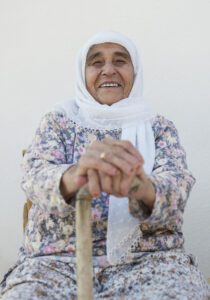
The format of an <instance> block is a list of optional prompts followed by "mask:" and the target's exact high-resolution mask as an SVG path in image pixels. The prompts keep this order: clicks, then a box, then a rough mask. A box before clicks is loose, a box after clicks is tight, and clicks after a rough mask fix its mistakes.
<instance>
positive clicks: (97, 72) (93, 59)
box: [85, 43, 134, 105]
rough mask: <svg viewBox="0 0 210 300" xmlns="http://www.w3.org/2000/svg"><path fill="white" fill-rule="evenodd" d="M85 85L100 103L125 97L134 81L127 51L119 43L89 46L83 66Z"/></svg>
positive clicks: (109, 102) (110, 103)
mask: <svg viewBox="0 0 210 300" xmlns="http://www.w3.org/2000/svg"><path fill="white" fill-rule="evenodd" d="M85 80H86V87H87V89H88V91H89V93H90V94H91V95H92V96H93V97H94V98H95V100H96V101H98V102H99V103H101V104H107V105H112V104H113V103H116V102H118V101H120V100H122V99H124V98H127V97H128V96H129V94H130V91H131V89H132V86H133V82H134V69H133V64H132V62H131V58H130V55H129V53H128V51H127V50H126V49H125V48H124V47H122V46H121V45H119V44H115V43H103V44H97V45H94V46H92V47H91V48H90V50H89V52H88V54H87V60H86V66H85Z"/></svg>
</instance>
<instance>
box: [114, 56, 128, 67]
mask: <svg viewBox="0 0 210 300" xmlns="http://www.w3.org/2000/svg"><path fill="white" fill-rule="evenodd" d="M125 63H126V61H125V60H123V59H121V58H120V59H116V60H115V65H116V66H122V65H124V64H125Z"/></svg>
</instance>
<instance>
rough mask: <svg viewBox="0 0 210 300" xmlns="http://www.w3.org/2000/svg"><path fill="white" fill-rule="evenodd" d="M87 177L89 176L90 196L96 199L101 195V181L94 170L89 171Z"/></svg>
mask: <svg viewBox="0 0 210 300" xmlns="http://www.w3.org/2000/svg"><path fill="white" fill-rule="evenodd" d="M87 176H88V188H89V192H90V194H91V195H92V196H93V197H95V198H97V197H99V196H100V193H101V187H100V180H99V176H98V174H97V171H95V170H93V169H88V171H87Z"/></svg>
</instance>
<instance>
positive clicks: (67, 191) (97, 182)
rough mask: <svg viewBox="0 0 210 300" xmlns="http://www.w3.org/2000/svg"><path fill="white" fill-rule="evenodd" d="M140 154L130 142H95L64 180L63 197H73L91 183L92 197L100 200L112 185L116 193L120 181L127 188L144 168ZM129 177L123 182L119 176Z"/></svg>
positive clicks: (62, 182) (107, 140)
mask: <svg viewBox="0 0 210 300" xmlns="http://www.w3.org/2000/svg"><path fill="white" fill-rule="evenodd" d="M143 163H144V160H143V157H142V156H141V154H140V153H139V152H138V151H137V150H136V149H135V147H134V146H133V145H132V144H131V143H130V142H128V141H118V140H117V141H116V140H112V139H104V140H102V141H95V142H93V143H92V144H91V145H90V146H88V147H87V149H86V152H85V154H84V155H82V156H81V158H80V159H79V161H78V163H77V165H75V166H72V167H71V168H69V169H68V170H67V171H66V172H65V173H64V175H63V176H62V179H61V186H60V189H61V193H62V195H63V196H64V198H65V199H68V198H70V197H71V196H73V195H74V194H75V193H76V192H77V191H78V190H79V188H80V187H81V186H82V185H84V184H85V183H87V182H88V185H89V189H90V192H91V194H92V195H93V197H97V196H99V194H100V192H101V191H107V192H108V190H109V188H108V189H107V187H108V185H109V183H108V182H110V181H111V182H112V181H113V179H114V181H113V184H114V189H115V190H116V189H117V188H116V186H117V185H119V181H120V182H121V183H122V182H125V181H126V184H125V187H126V186H127V185H128V182H129V181H131V178H132V177H133V176H134V174H135V172H136V170H137V169H138V168H139V167H141V166H143ZM122 175H123V176H125V177H126V176H127V179H126V180H125V177H123V178H122V180H120V178H121V177H119V176H122Z"/></svg>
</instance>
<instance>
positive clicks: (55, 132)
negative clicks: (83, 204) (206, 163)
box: [1, 112, 208, 299]
mask: <svg viewBox="0 0 210 300" xmlns="http://www.w3.org/2000/svg"><path fill="white" fill-rule="evenodd" d="M152 128H153V132H154V137H155V148H156V157H155V165H154V168H153V172H152V174H151V175H149V177H150V179H151V181H152V182H153V184H154V187H155V190H156V201H155V205H154V208H153V210H152V213H150V212H149V211H148V210H147V207H146V206H145V205H144V204H143V203H141V202H137V201H136V200H135V199H130V203H129V209H130V213H131V214H132V215H133V216H134V217H135V218H138V219H139V224H140V227H139V240H138V244H137V245H135V247H133V249H132V253H133V261H132V263H130V264H124V265H118V266H110V265H109V264H108V262H107V260H106V234H107V219H108V207H109V195H108V194H106V193H101V195H100V197H99V198H98V199H93V201H92V228H93V261H94V274H95V277H94V294H95V299H104V298H107V299H170V298H174V299H208V298H207V294H208V287H207V283H206V282H205V280H204V278H203V276H202V274H201V273H200V271H199V270H198V268H197V266H196V264H193V263H192V260H191V259H190V258H189V256H188V255H187V254H185V252H184V249H183V243H184V239H183V234H182V224H183V212H184V208H185V205H186V201H187V199H188V196H189V193H190V190H191V188H192V186H193V184H194V181H195V180H194V178H193V176H192V174H191V173H190V172H189V170H188V168H187V164H186V156H185V151H184V149H183V148H182V147H181V145H180V141H179V138H178V134H177V130H176V128H175V127H174V125H173V123H172V122H170V121H168V120H167V119H165V118H164V117H162V116H156V117H155V118H154V119H153V120H152ZM120 136H121V130H120V129H116V130H109V131H107V130H96V129H90V128H83V127H81V126H79V125H78V124H75V123H74V122H73V121H72V120H69V119H68V118H67V116H66V115H65V114H63V113H58V112H51V113H48V114H47V115H46V116H44V118H43V119H42V121H41V123H40V126H39V128H38V130H37V132H36V135H35V138H34V140H33V142H32V144H31V145H30V147H29V148H28V150H27V152H26V154H25V156H24V160H23V164H22V167H23V171H24V176H23V181H22V187H23V189H24V191H25V193H26V195H27V197H28V198H29V199H30V200H31V201H32V202H33V206H32V208H31V209H30V212H29V222H28V224H27V227H26V230H25V236H24V241H23V246H22V247H21V250H20V255H19V260H18V262H17V265H16V266H15V267H14V268H13V269H12V270H11V271H10V272H9V273H8V274H6V275H5V278H4V280H3V282H2V284H1V289H2V295H3V296H2V297H3V298H1V299H67V298H68V299H74V297H76V296H75V295H76V279H75V199H72V200H71V202H70V204H67V203H66V202H65V200H64V199H63V197H62V195H61V193H60V180H61V176H62V174H63V173H64V172H65V171H66V170H67V169H68V168H69V167H70V166H71V165H73V164H75V163H77V161H78V160H79V158H80V156H81V155H82V154H83V153H84V152H85V148H86V147H87V146H88V145H89V144H90V143H91V142H92V141H94V140H102V139H104V138H106V137H109V138H113V139H120ZM49 270H50V272H49ZM151 274H153V276H152V275H151ZM99 278H100V280H99ZM180 278H183V280H180ZM195 281H196V284H195ZM183 284H184V286H183ZM180 285H181V286H182V287H183V290H180V288H179V286H180ZM23 291H25V292H24V293H23ZM64 291H65V293H64ZM64 294H65V295H64ZM20 295H21V296H20ZM23 295H25V296H23ZM29 295H30V296H29ZM67 295H68V297H67ZM69 295H72V296H71V297H72V298H69V297H70V296H69ZM123 295H124V296H123ZM24 297H25V298H24ZM27 297H28V298H27ZM123 297H124V298H123ZM167 297H168V298H167Z"/></svg>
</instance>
